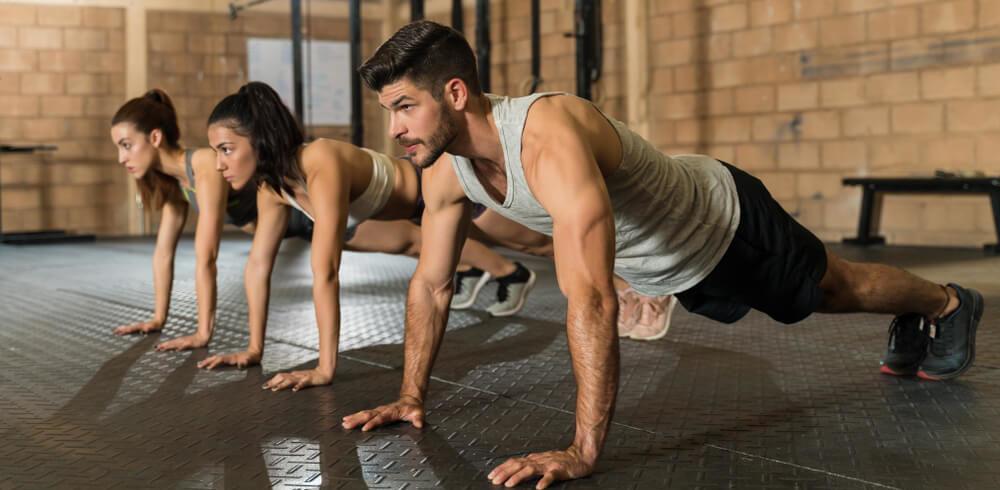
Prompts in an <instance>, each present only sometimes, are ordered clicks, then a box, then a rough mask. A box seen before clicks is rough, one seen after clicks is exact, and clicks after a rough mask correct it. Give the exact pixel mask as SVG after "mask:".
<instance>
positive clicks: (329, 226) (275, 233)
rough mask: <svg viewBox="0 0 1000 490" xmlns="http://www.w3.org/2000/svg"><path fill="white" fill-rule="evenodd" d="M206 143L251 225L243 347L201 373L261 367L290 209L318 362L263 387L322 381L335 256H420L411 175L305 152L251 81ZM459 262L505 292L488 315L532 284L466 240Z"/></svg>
mask: <svg viewBox="0 0 1000 490" xmlns="http://www.w3.org/2000/svg"><path fill="white" fill-rule="evenodd" d="M208 139H209V142H210V144H211V146H212V148H214V149H215V151H216V154H217V156H218V168H219V170H221V172H222V176H223V177H224V178H225V179H226V180H227V181H229V182H230V184H231V185H232V186H233V188H234V189H245V188H247V187H251V188H257V189H258V191H257V210H258V218H257V228H256V231H255V233H254V240H253V245H252V246H251V249H250V257H249V259H248V261H247V267H246V272H245V275H244V277H245V281H246V289H247V302H248V309H249V322H250V325H249V326H250V345H249V347H248V349H247V350H246V351H244V352H240V353H236V354H225V355H215V356H212V357H209V358H207V359H205V360H204V361H202V362H200V363H199V366H200V367H204V368H209V369H211V368H213V367H216V366H219V365H226V364H228V365H238V366H247V365H251V364H256V363H258V362H260V359H261V356H262V355H263V350H264V330H265V327H266V323H267V305H268V297H269V288H270V277H271V271H272V267H273V266H274V258H275V254H276V252H277V249H278V245H279V242H280V239H281V236H282V233H283V230H284V228H285V223H286V219H287V218H286V217H287V215H288V210H289V208H297V209H300V210H302V211H303V212H304V213H305V214H306V215H307V216H310V217H311V218H313V219H314V220H315V225H314V231H313V240H312V257H311V262H312V271H313V302H314V305H315V308H316V322H317V326H318V329H319V363H318V365H317V367H316V368H315V369H311V370H305V371H295V372H291V373H281V374H278V375H276V376H274V377H273V378H272V379H270V380H269V381H268V382H267V383H266V384H265V385H264V388H268V389H272V390H280V389H285V388H291V389H293V390H298V389H300V388H304V387H307V386H315V385H322V384H328V383H330V382H331V380H332V379H333V376H334V371H335V369H336V360H337V346H338V341H339V336H340V305H339V296H340V285H339V281H338V270H339V268H340V258H341V252H342V251H343V250H358V251H371V252H386V253H409V254H411V255H412V254H415V253H417V252H418V251H419V247H420V232H419V226H418V225H416V224H415V223H413V222H411V221H410V219H413V218H415V217H419V216H420V215H421V202H420V199H419V196H420V192H419V187H420V175H419V172H417V171H416V170H415V168H414V166H413V165H412V164H410V163H409V162H407V161H404V160H397V159H394V158H390V157H388V156H386V155H383V154H381V153H378V152H375V151H371V150H368V149H365V148H358V147H356V146H353V145H351V144H348V143H344V142H338V141H332V140H326V139H320V140H316V141H314V142H311V143H309V144H308V145H305V144H304V135H303V132H302V130H301V128H300V127H299V125H298V123H297V122H296V120H295V118H294V117H293V116H292V115H291V113H290V112H289V111H288V109H287V108H286V107H285V105H284V104H283V103H282V102H281V99H280V97H279V96H278V94H277V93H276V92H275V91H274V90H273V89H271V88H270V87H268V86H267V85H265V84H263V83H259V82H251V83H249V84H247V85H245V86H243V87H242V88H241V89H240V90H239V92H238V93H236V94H232V95H230V96H228V97H226V98H225V99H223V100H222V101H221V102H219V104H218V105H217V106H216V107H215V109H214V110H213V112H212V115H211V116H210V117H209V122H208ZM533 235H534V232H531V231H529V230H527V229H523V236H524V237H525V239H523V240H521V243H522V244H523V246H522V247H520V248H521V249H522V250H527V251H534V252H535V253H539V254H544V253H545V252H546V250H548V249H549V248H550V247H551V244H550V243H549V242H548V240H547V238H544V237H542V238H541V239H537V238H538V237H534V236H533ZM539 236H540V235H539ZM462 261H463V262H464V263H466V264H470V265H476V266H477V267H478V268H480V269H483V270H485V271H487V272H489V273H490V274H491V275H492V276H499V277H496V280H497V281H498V282H499V283H500V291H505V292H506V297H504V298H503V301H500V302H499V303H511V304H503V305H501V308H498V309H496V310H494V309H492V307H491V310H490V311H491V313H493V314H495V315H496V314H505V313H509V312H510V311H516V310H520V307H521V306H522V305H523V303H524V297H525V296H526V294H527V292H528V291H529V290H530V289H531V287H532V285H533V283H534V280H535V274H534V273H533V272H531V271H530V270H528V269H526V268H524V266H522V265H520V264H516V263H511V262H510V261H508V260H507V259H505V258H503V257H501V256H500V255H498V254H496V253H495V252H493V251H492V250H490V249H489V248H487V247H486V246H484V245H483V244H481V243H479V242H476V241H474V240H467V241H466V243H465V245H464V248H463V250H462ZM480 287H481V285H480ZM498 299H499V298H498ZM508 300H509V301H508ZM494 306H497V305H494Z"/></svg>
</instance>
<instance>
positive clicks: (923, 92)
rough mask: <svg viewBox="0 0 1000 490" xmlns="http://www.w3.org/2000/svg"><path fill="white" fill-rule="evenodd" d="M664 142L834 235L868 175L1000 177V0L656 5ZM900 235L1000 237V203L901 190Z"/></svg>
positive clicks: (893, 200)
mask: <svg viewBox="0 0 1000 490" xmlns="http://www.w3.org/2000/svg"><path fill="white" fill-rule="evenodd" d="M650 10H651V12H650V13H651V17H650V19H649V22H650V25H651V26H655V27H652V28H651V29H650V37H651V39H650V43H652V44H651V46H650V51H651V53H653V55H652V56H651V59H650V63H651V67H650V68H651V70H652V72H653V78H654V79H655V80H656V82H655V83H654V87H653V93H654V94H655V95H654V96H653V97H652V99H651V102H650V104H651V105H650V108H649V109H650V114H652V117H653V124H652V128H653V130H652V133H653V134H652V139H653V140H654V142H655V143H656V144H657V145H658V146H659V147H660V148H661V149H662V150H663V151H665V152H667V153H685V152H698V153H708V154H711V155H713V156H716V157H718V158H720V159H724V160H727V161H731V162H733V163H735V164H736V165H738V166H740V167H742V168H744V169H747V170H749V171H751V172H752V173H754V174H755V175H757V176H758V177H760V178H761V179H762V180H763V181H764V182H765V183H766V184H767V185H768V187H769V188H770V189H771V191H772V193H773V194H774V195H775V197H776V198H777V199H778V200H779V201H780V202H781V203H782V204H783V205H784V207H785V208H786V209H787V210H788V211H789V212H791V213H792V214H793V215H795V216H796V217H797V218H798V219H799V220H800V221H801V222H802V223H803V224H805V225H806V226H807V227H808V228H810V229H812V230H813V231H815V232H816V233H817V234H818V235H819V236H820V237H822V238H824V239H827V240H839V239H840V238H842V237H844V236H853V235H854V230H855V227H856V223H857V213H858V209H859V207H860V196H859V193H858V191H857V189H845V188H843V187H842V186H841V185H840V179H841V178H842V177H845V176H855V175H931V174H933V172H934V170H936V169H945V170H952V171H959V170H961V171H975V170H980V171H983V172H986V173H988V174H992V175H996V174H997V173H998V172H1000V157H998V156H997V155H998V152H997V150H998V149H1000V143H997V142H998V141H1000V111H998V110H997V109H998V108H1000V97H998V94H1000V65H998V63H1000V49H997V48H1000V41H998V40H997V39H998V38H997V29H998V27H1000V3H998V2H995V1H992V0H952V1H934V0H652V1H651V2H650ZM882 229H883V231H884V233H885V235H886V236H887V238H888V239H889V241H890V242H892V243H903V244H939V245H959V246H978V245H980V244H982V243H986V242H992V241H995V235H994V232H993V224H992V221H991V212H990V208H989V204H988V201H987V199H986V198H985V197H983V198H976V197H946V196H940V197H939V196H890V197H887V198H886V200H885V208H884V215H883V219H882Z"/></svg>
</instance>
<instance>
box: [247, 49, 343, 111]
mask: <svg viewBox="0 0 1000 490" xmlns="http://www.w3.org/2000/svg"><path fill="white" fill-rule="evenodd" d="M302 48H303V53H302V58H303V59H302V66H303V72H304V73H303V75H304V77H305V79H303V81H302V96H303V99H304V101H303V104H302V106H303V109H304V112H305V114H303V119H304V121H305V123H306V124H307V125H310V126H346V125H348V124H350V122H351V53H350V44H349V43H346V42H341V41H310V42H305V43H303V45H302ZM247 68H248V70H247V71H248V77H249V79H250V80H251V81H259V82H264V83H267V84H268V85H270V86H271V87H274V90H275V91H277V92H278V94H279V95H281V100H282V101H284V102H285V105H287V106H288V107H289V108H294V107H295V105H294V103H293V100H292V98H293V89H292V41H291V40H289V39H274V38H249V39H247Z"/></svg>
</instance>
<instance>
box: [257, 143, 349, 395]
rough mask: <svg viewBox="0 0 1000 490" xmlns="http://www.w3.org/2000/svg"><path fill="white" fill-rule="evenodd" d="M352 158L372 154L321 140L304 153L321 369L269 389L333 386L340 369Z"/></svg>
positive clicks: (286, 377)
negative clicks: (342, 286)
mask: <svg viewBox="0 0 1000 490" xmlns="http://www.w3.org/2000/svg"><path fill="white" fill-rule="evenodd" d="M351 158H368V157H367V155H366V154H364V153H362V152H360V151H359V150H358V149H357V148H355V147H353V146H350V145H346V144H342V143H334V142H331V141H327V140H320V141H317V142H315V143H312V144H311V145H309V146H308V147H307V148H306V149H305V150H303V151H302V162H303V163H302V169H303V173H304V174H305V176H306V183H307V188H308V190H309V201H310V202H311V203H312V207H313V218H315V219H316V224H315V227H314V228H313V240H312V255H311V262H312V272H313V303H314V304H315V306H316V326H317V328H318V329H319V363H318V365H317V366H316V368H315V369H311V370H306V371H294V372H291V373H282V374H278V375H277V376H275V377H274V378H272V379H271V380H270V381H268V382H267V384H265V385H264V387H265V388H270V389H272V390H275V391H277V390H283V389H286V388H291V389H292V390H296V391H297V390H299V389H301V388H304V387H307V386H317V385H325V384H329V383H330V382H331V381H332V380H333V375H334V372H335V371H336V369H337V348H338V343H339V340H340V282H339V280H338V277H337V274H338V271H339V269H340V255H341V251H342V249H343V243H344V232H345V229H346V227H347V208H348V204H349V202H350V178H349V171H348V170H347V169H348V168H349V165H347V164H346V162H347V161H348V159H351Z"/></svg>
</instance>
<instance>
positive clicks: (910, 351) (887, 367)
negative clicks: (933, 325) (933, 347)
mask: <svg viewBox="0 0 1000 490" xmlns="http://www.w3.org/2000/svg"><path fill="white" fill-rule="evenodd" d="M928 327H929V325H928V324H927V319H925V318H924V316H923V315H921V314H919V313H907V314H905V315H899V316H897V317H896V318H893V319H892V323H891V324H890V325H889V346H888V347H887V348H886V350H885V355H884V356H883V357H882V363H881V364H882V365H881V367H879V371H881V372H882V374H891V375H893V376H913V375H915V374H917V371H918V370H919V369H920V363H921V362H924V358H925V357H927V344H928V343H929V341H930V337H928V330H929V328H928Z"/></svg>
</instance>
